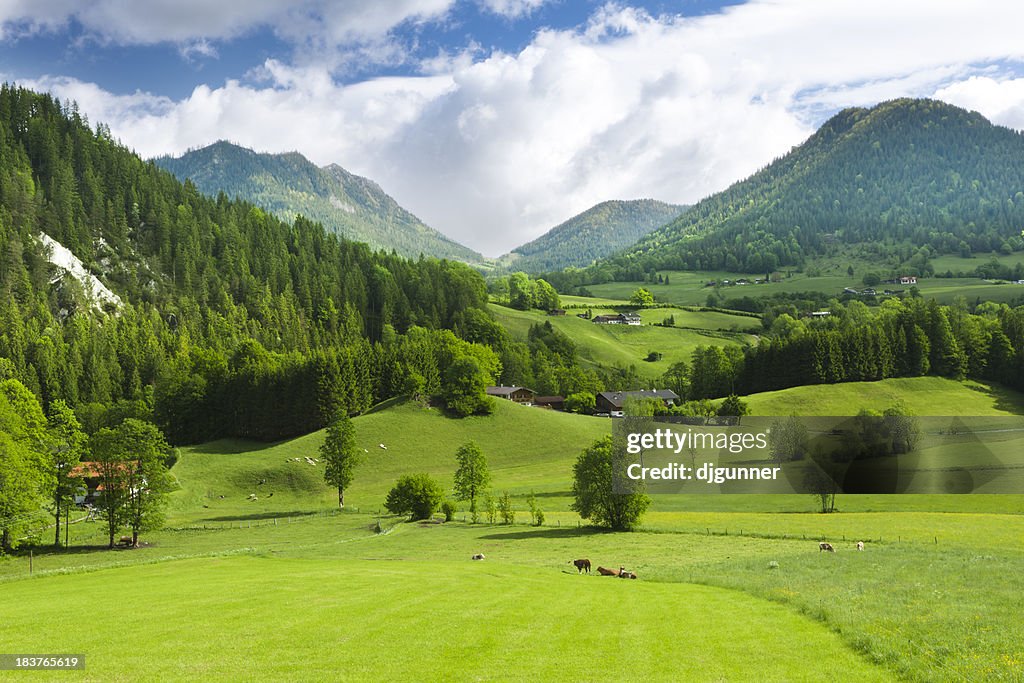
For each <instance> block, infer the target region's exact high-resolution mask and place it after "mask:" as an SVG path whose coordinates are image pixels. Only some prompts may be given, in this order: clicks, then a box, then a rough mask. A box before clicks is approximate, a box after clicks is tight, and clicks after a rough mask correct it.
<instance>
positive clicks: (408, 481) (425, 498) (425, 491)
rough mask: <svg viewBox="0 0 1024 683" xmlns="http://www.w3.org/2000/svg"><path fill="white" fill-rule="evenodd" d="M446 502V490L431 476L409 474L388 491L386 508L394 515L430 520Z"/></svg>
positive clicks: (385, 502)
mask: <svg viewBox="0 0 1024 683" xmlns="http://www.w3.org/2000/svg"><path fill="white" fill-rule="evenodd" d="M443 501H444V489H442V488H441V485H440V484H438V483H437V482H436V481H435V480H434V479H433V477H431V476H430V475H429V474H407V475H405V476H404V477H402V478H400V479H399V480H398V481H397V482H396V483H395V485H394V487H392V489H391V490H390V491H388V497H387V499H386V500H385V501H384V507H385V508H387V510H388V512H390V513H391V514H393V515H411V516H412V519H413V520H417V519H429V518H430V516H431V515H432V514H434V513H435V512H436V511H437V510H438V508H440V507H441V503H442V502H443Z"/></svg>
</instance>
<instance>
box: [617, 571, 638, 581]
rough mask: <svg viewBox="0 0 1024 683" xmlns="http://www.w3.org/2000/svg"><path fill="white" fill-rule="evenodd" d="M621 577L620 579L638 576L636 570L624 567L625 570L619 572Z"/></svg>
mask: <svg viewBox="0 0 1024 683" xmlns="http://www.w3.org/2000/svg"><path fill="white" fill-rule="evenodd" d="M619 578H620V579H635V578H636V572H627V571H626V570H625V569H623V570H621V571H620V572H619Z"/></svg>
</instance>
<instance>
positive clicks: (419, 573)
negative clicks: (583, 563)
mask: <svg viewBox="0 0 1024 683" xmlns="http://www.w3.org/2000/svg"><path fill="white" fill-rule="evenodd" d="M431 545H434V544H431ZM370 552H372V550H370ZM339 559H341V560H342V561H341V562H339ZM186 575H187V576H189V577H190V580H189V581H188V582H187V583H183V582H182V577H183V576H186ZM110 582H114V583H115V584H116V585H117V586H118V591H119V592H121V593H123V595H125V596H126V599H125V600H122V601H116V602H115V601H111V600H108V599H105V597H104V595H105V593H106V592H107V590H108V588H107V587H108V586H109V584H110ZM68 591H74V592H75V593H76V594H79V595H81V599H80V600H78V601H76V602H77V604H76V607H77V609H79V610H81V611H82V612H84V613H87V614H89V615H90V620H91V623H92V626H91V628H90V629H89V632H88V636H87V637H85V638H83V637H82V635H80V632H78V631H77V629H76V628H75V617H74V613H73V612H71V611H70V610H68V609H66V606H63V605H61V600H60V598H61V596H62V595H65V594H66V593H67V592H68ZM5 592H7V593H8V597H9V598H11V602H12V606H13V610H12V611H11V612H10V613H9V616H10V617H11V618H12V619H11V623H12V624H15V625H16V626H14V627H13V628H10V627H8V628H5V629H4V632H3V633H2V635H0V648H2V649H4V650H5V651H6V650H11V649H12V648H15V649H25V648H28V649H29V650H32V651H37V650H46V649H53V648H54V647H56V648H57V649H59V650H65V649H75V648H77V649H78V650H82V651H86V652H88V653H89V654H88V659H87V661H88V662H89V664H90V666H89V670H88V675H87V676H86V677H85V678H84V679H83V680H97V681H110V680H117V679H119V678H122V677H126V676H129V677H132V678H136V679H139V680H195V679H197V678H198V679H206V680H209V679H210V678H230V679H234V680H239V679H242V680H251V679H276V680H286V679H290V680H295V679H296V678H301V679H303V680H324V681H334V680H377V681H379V680H411V678H412V677H413V676H411V675H410V674H413V672H414V674H413V675H414V677H415V679H416V680H452V679H463V680H524V681H531V680H555V679H558V678H560V677H564V676H565V675H566V672H572V673H571V676H572V677H573V679H575V680H586V679H592V678H603V677H608V676H611V677H615V678H618V679H626V680H636V678H637V677H645V678H652V677H653V678H655V679H659V680H668V679H672V678H674V679H676V680H696V679H705V680H707V679H725V678H735V677H739V678H743V679H751V678H755V677H756V678H758V679H759V680H778V681H782V680H795V679H801V680H810V679H812V678H818V679H826V680H827V679H833V680H834V679H835V678H836V677H837V676H840V675H851V674H852V675H854V676H856V678H857V679H858V680H865V681H881V680H888V679H889V677H888V676H887V675H886V673H885V672H884V671H883V670H880V669H878V668H877V667H874V666H872V665H871V664H870V663H868V662H866V661H863V660H862V659H861V658H858V657H857V656H856V655H855V654H854V653H853V652H852V651H851V650H850V649H849V648H846V647H844V645H843V643H842V641H841V639H840V638H839V637H838V636H837V635H836V634H834V633H831V632H829V631H828V630H827V629H825V628H822V627H821V625H820V624H817V623H815V622H813V621H811V620H809V619H806V618H802V617H801V616H799V615H797V614H794V613H792V612H790V611H788V610H786V609H785V608H783V607H780V606H779V605H775V604H772V603H770V602H768V601H765V600H761V599H757V598H753V597H750V596H747V595H744V594H743V593H740V592H736V591H730V590H723V589H720V588H714V587H707V586H695V585H681V584H669V583H654V582H624V581H619V580H615V579H604V580H599V579H597V578H595V577H578V576H572V575H569V574H567V573H564V572H562V571H560V570H559V569H555V568H547V569H544V570H531V571H529V572H524V571H523V570H522V568H521V567H517V566H516V565H515V564H513V563H505V562H501V561H500V560H499V561H497V562H488V563H486V564H483V563H472V562H471V561H469V560H468V556H463V557H462V558H461V561H452V560H451V559H450V558H447V559H446V560H445V561H441V562H438V561H431V560H391V561H379V560H378V561H371V560H360V559H352V558H343V559H342V558H332V559H329V560H324V559H311V558H304V559H300V560H295V559H283V558H266V557H235V558H224V559H214V560H207V561H198V560H191V561H183V562H179V563H174V564H163V565H155V566H146V567H138V568H132V569H117V570H111V571H108V572H104V573H103V574H91V575H85V576H75V577H69V576H63V577H55V578H53V579H49V580H48V581H46V582H45V583H44V582H23V583H21V584H19V585H14V586H6V587H5ZM45 605H48V607H41V606H45ZM540 605H543V608H541V609H538V606H540ZM153 614H159V615H160V619H159V620H153V619H152V618H151V615H153ZM627 614H628V615H630V617H629V618H625V617H624V615H627ZM639 615H642V616H639ZM638 616H639V619H640V623H638V622H637V618H638ZM200 619H201V621H200ZM737 622H742V623H743V628H742V629H739V630H738V629H736V628H735V624H736V623H737ZM51 629H53V630H56V631H57V632H58V633H60V634H61V635H59V636H57V638H54V637H53V636H51V635H49V633H48V631H49V630H51ZM76 633H77V635H76ZM125 633H130V634H132V636H131V639H130V640H129V641H128V642H134V643H135V647H126V645H128V642H125V639H124V636H123V634H125ZM698 634H699V635H698ZM794 640H796V641H798V642H799V643H800V647H799V648H797V647H793V645H792V643H793V641H794ZM806 649H811V650H813V651H814V652H815V653H816V656H815V657H806V656H805V654H804V653H805V652H806ZM154 651H158V652H159V653H160V654H159V656H153V652H154ZM524 653H529V656H523V655H524ZM300 671H301V672H303V673H302V675H301V676H296V672H300ZM458 672H462V673H461V675H460V673H458Z"/></svg>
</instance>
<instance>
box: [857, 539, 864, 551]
mask: <svg viewBox="0 0 1024 683" xmlns="http://www.w3.org/2000/svg"><path fill="white" fill-rule="evenodd" d="M857 550H864V541H857Z"/></svg>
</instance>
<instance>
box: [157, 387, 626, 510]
mask: <svg viewBox="0 0 1024 683" xmlns="http://www.w3.org/2000/svg"><path fill="white" fill-rule="evenodd" d="M354 424H355V426H356V437H357V440H358V443H359V445H360V446H361V447H362V448H364V449H365V450H366V451H367V452H366V453H365V456H366V457H365V461H364V462H363V464H361V465H360V466H359V468H358V471H357V476H356V478H355V484H354V485H353V486H352V488H351V489H350V490H349V491H347V492H346V495H345V499H346V501H347V504H349V505H351V506H353V507H360V508H370V507H372V508H374V509H377V508H379V507H380V505H381V504H382V503H383V500H384V496H385V494H386V493H387V491H388V489H390V488H391V486H392V485H393V484H394V482H395V480H396V479H397V478H398V477H399V476H401V475H402V474H408V473H409V472H413V471H415V472H421V471H422V472H428V473H430V474H432V475H434V476H436V477H438V478H439V479H440V480H441V481H442V482H444V483H445V486H446V488H447V487H450V486H451V476H452V472H453V471H454V462H455V451H456V449H458V447H459V446H461V445H462V444H464V443H466V442H467V441H470V440H472V441H475V442H476V443H477V445H479V446H480V448H481V449H482V450H483V452H484V453H485V454H486V456H487V458H488V461H489V463H490V466H491V469H492V473H493V480H494V487H495V488H496V489H498V490H508V491H510V492H512V493H514V494H517V495H525V494H526V493H529V491H530V490H531V489H534V490H536V491H537V492H538V493H543V492H545V491H557V492H560V493H561V495H565V490H566V473H567V472H569V471H570V469H571V465H572V461H573V460H574V459H575V457H576V454H577V453H578V452H579V451H580V450H582V448H583V447H585V446H587V445H589V444H590V443H591V442H593V441H594V440H595V439H597V438H600V437H601V436H602V435H604V434H608V433H609V432H610V429H611V425H610V424H609V422H608V420H607V419H602V418H596V417H585V416H580V415H571V414H568V413H561V412H556V411H550V410H544V409H541V408H532V407H524V406H520V405H516V404H514V403H511V402H510V401H498V402H497V405H496V406H495V412H494V414H493V415H491V416H487V417H469V418H463V419H452V418H450V417H446V416H445V415H444V414H443V413H442V412H441V411H440V410H438V409H435V408H425V407H423V406H422V405H420V404H419V403H415V402H397V403H396V404H394V405H391V406H390V407H388V408H386V409H379V410H375V411H373V412H370V413H368V414H366V415H362V416H360V417H358V418H356V419H355V422H354ZM321 443H323V432H322V431H321V432H315V433H312V434H309V435H307V436H303V437H299V438H297V439H291V440H289V441H284V442H281V443H278V444H274V445H270V446H268V445H261V444H256V443H252V442H244V441H217V442H213V443H209V444H204V445H202V446H195V447H190V448H185V449H182V451H183V452H182V457H181V461H180V462H179V463H178V464H177V465H176V466H175V467H174V470H173V474H174V475H175V477H176V478H177V480H178V481H179V483H180V485H181V490H179V491H178V492H176V493H175V494H174V496H173V500H174V502H173V505H174V509H175V510H176V511H178V513H179V514H183V515H185V516H186V517H192V516H198V517H200V518H206V519H210V518H217V517H238V516H247V515H251V514H255V513H259V514H264V513H266V514H269V513H276V514H285V513H292V512H296V511H299V510H308V509H309V507H310V506H311V505H313V506H316V507H320V506H323V507H329V506H330V505H331V504H332V502H336V501H337V494H336V492H335V493H332V492H331V491H330V490H329V489H328V488H327V487H326V486H325V485H324V483H323V465H322V464H317V465H310V464H309V463H308V462H307V461H306V457H310V458H319V453H318V449H319V447H320V444H321ZM381 444H384V445H385V446H386V447H387V448H386V449H384V448H381V447H380V445H381ZM294 458H299V460H298V461H296V460H294ZM261 481H262V482H265V483H262V484H261V483H259V482H261ZM251 493H255V494H256V495H257V500H256V501H249V500H248V496H249V494H251ZM270 493H273V496H268V494H270ZM221 496H224V497H223V498H221Z"/></svg>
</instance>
